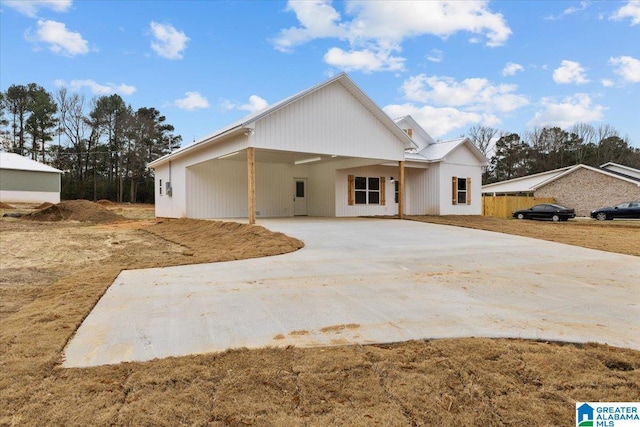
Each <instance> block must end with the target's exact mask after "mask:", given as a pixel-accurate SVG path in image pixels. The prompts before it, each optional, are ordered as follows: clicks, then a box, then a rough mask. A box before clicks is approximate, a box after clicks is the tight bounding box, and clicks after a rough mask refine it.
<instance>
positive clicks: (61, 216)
mask: <svg viewBox="0 0 640 427" xmlns="http://www.w3.org/2000/svg"><path fill="white" fill-rule="evenodd" d="M22 218H24V219H30V220H32V221H80V222H95V223H105V222H116V221H122V220H124V219H125V218H124V217H122V216H120V215H118V214H115V213H113V212H111V211H109V210H107V209H105V208H103V207H102V206H100V205H98V204H97V203H93V202H90V201H88V200H68V201H64V202H60V203H58V204H57V205H51V206H48V207H46V208H44V209H40V210H38V211H35V212H32V213H30V214H28V215H25V216H23V217H22Z"/></svg>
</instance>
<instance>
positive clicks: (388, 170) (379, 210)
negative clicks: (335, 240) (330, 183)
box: [335, 166, 398, 217]
mask: <svg viewBox="0 0 640 427" xmlns="http://www.w3.org/2000/svg"><path fill="white" fill-rule="evenodd" d="M349 175H353V176H354V177H366V178H381V177H384V181H385V182H384V192H385V204H384V205H382V204H371V205H369V204H353V205H349ZM335 176H336V184H335V186H336V194H335V205H336V213H335V216H338V217H354V216H382V215H396V214H397V213H398V204H397V203H395V184H394V183H392V182H391V177H394V178H395V179H398V168H394V167H390V166H365V167H359V168H350V169H340V170H337V171H336V174H335Z"/></svg>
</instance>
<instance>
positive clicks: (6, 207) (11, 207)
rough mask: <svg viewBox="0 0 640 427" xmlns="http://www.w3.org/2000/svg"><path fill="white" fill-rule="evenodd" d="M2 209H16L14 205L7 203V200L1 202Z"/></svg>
mask: <svg viewBox="0 0 640 427" xmlns="http://www.w3.org/2000/svg"><path fill="white" fill-rule="evenodd" d="M0 209H15V208H14V207H13V206H11V205H8V204H6V203H5V202H0Z"/></svg>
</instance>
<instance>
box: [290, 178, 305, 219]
mask: <svg viewBox="0 0 640 427" xmlns="http://www.w3.org/2000/svg"><path fill="white" fill-rule="evenodd" d="M295 184H296V188H295V195H294V196H293V214H294V215H306V214H307V179H306V178H296V179H295Z"/></svg>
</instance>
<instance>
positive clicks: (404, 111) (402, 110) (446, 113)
mask: <svg viewBox="0 0 640 427" xmlns="http://www.w3.org/2000/svg"><path fill="white" fill-rule="evenodd" d="M383 110H384V111H385V113H387V114H388V115H389V116H390V117H402V116H406V115H411V117H413V118H414V119H415V120H416V121H417V122H418V123H419V124H420V126H422V127H423V128H424V129H426V130H427V132H429V135H431V136H432V137H434V138H438V137H441V136H443V135H446V134H448V133H449V132H452V131H454V130H456V129H462V128H466V127H468V126H470V125H474V124H478V123H481V122H482V121H483V116H482V115H481V114H479V113H470V112H465V111H462V110H459V109H457V108H451V107H445V108H435V107H431V106H428V105H424V106H421V107H420V106H416V105H415V104H411V103H407V104H399V105H398V104H396V105H387V106H386V107H384V108H383Z"/></svg>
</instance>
